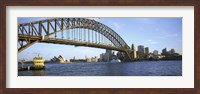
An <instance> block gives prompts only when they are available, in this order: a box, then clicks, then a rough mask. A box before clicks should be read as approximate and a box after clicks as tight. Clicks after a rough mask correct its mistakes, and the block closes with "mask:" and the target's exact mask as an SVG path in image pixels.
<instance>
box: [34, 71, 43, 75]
mask: <svg viewBox="0 0 200 94" xmlns="http://www.w3.org/2000/svg"><path fill="white" fill-rule="evenodd" d="M44 73H45V70H37V71H34V75H38V76H42V75H44Z"/></svg>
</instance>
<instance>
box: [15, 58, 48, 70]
mask: <svg viewBox="0 0 200 94" xmlns="http://www.w3.org/2000/svg"><path fill="white" fill-rule="evenodd" d="M44 61H45V59H44V58H43V57H39V56H38V57H35V58H33V66H28V67H23V65H22V67H21V68H18V71H25V70H44V69H45V65H44ZM22 64H23V62H22Z"/></svg>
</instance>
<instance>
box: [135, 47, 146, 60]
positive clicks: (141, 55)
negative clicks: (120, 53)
mask: <svg viewBox="0 0 200 94" xmlns="http://www.w3.org/2000/svg"><path fill="white" fill-rule="evenodd" d="M144 55H145V50H144V46H143V45H139V46H138V51H137V56H138V58H139V59H144V57H145V56H144Z"/></svg>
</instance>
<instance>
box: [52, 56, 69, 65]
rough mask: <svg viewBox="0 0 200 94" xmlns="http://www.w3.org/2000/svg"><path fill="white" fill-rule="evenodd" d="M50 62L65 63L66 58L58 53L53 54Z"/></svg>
mask: <svg viewBox="0 0 200 94" xmlns="http://www.w3.org/2000/svg"><path fill="white" fill-rule="evenodd" d="M51 62H58V63H65V62H66V60H65V58H64V57H62V56H61V55H59V56H58V57H56V56H54V58H52V59H51Z"/></svg>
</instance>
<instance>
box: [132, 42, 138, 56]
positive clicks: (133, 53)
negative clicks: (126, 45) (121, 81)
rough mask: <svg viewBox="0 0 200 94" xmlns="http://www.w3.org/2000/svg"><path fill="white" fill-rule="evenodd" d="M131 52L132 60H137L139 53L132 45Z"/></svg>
mask: <svg viewBox="0 0 200 94" xmlns="http://www.w3.org/2000/svg"><path fill="white" fill-rule="evenodd" d="M131 50H133V52H132V58H133V59H136V58H137V52H136V48H135V46H134V44H132V45H131Z"/></svg>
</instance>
